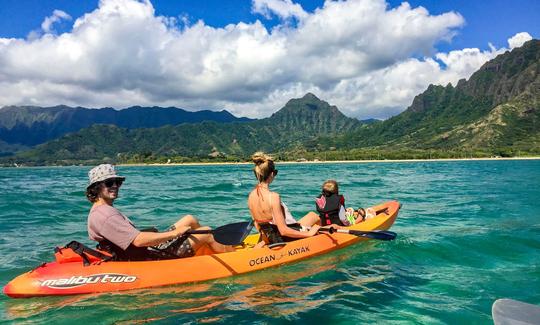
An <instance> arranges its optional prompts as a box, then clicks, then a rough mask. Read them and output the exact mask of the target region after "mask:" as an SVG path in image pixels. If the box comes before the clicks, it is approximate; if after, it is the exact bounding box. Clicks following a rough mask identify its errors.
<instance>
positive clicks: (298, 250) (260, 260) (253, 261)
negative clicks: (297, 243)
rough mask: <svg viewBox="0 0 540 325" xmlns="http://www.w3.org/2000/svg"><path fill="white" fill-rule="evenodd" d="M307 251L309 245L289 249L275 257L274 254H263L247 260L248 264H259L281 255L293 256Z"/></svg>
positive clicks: (273, 259) (278, 258)
mask: <svg viewBox="0 0 540 325" xmlns="http://www.w3.org/2000/svg"><path fill="white" fill-rule="evenodd" d="M307 252H309V246H303V247H299V248H294V249H290V250H288V251H287V253H286V254H284V253H281V254H279V255H278V256H277V257H276V254H270V255H265V256H261V257H257V258H254V259H251V260H249V266H255V265H261V264H265V263H268V262H272V261H275V260H280V259H281V258H282V257H283V256H294V255H298V254H303V253H307Z"/></svg>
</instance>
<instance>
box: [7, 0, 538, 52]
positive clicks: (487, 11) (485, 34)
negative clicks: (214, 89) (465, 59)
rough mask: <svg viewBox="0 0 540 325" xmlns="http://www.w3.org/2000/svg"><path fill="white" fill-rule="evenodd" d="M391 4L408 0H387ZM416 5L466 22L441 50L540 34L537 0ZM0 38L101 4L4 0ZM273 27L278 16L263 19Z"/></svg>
mask: <svg viewBox="0 0 540 325" xmlns="http://www.w3.org/2000/svg"><path fill="white" fill-rule="evenodd" d="M296 2H297V3H300V4H302V7H303V8H304V9H305V10H306V11H313V10H314V9H315V8H317V7H320V6H322V4H323V3H324V1H320V0H317V1H296ZM387 2H388V4H389V5H390V6H392V7H395V6H398V5H399V4H401V3H402V2H403V1H400V0H391V1H387ZM407 2H409V3H410V4H411V5H412V6H413V7H417V6H423V7H425V8H426V9H428V10H429V12H430V13H432V14H441V13H444V12H448V11H456V12H459V13H460V14H461V15H462V16H463V17H464V18H465V19H466V24H465V26H464V27H463V28H462V29H461V30H460V32H459V35H458V36H456V37H455V38H454V39H453V41H452V42H450V43H448V42H441V43H440V44H438V48H439V49H441V50H452V49H461V48H465V47H478V48H480V49H486V48H487V47H488V43H489V42H491V43H492V44H494V45H495V46H499V47H500V46H504V45H506V40H507V39H508V38H509V37H510V36H512V35H514V34H516V33H518V32H522V31H527V32H529V34H531V35H533V36H534V37H535V38H538V37H540V35H539V33H540V1H538V0H513V1H508V0H486V1H480V0H409V1H407ZM0 4H1V5H0V37H26V36H27V35H28V33H29V32H30V31H32V30H34V29H36V28H39V26H40V24H41V22H42V21H43V18H44V17H47V16H49V15H50V14H51V12H53V10H55V9H60V10H63V11H65V12H66V13H68V14H69V15H71V16H72V17H79V16H81V15H83V14H84V13H86V12H90V11H92V10H94V9H96V8H97V5H98V1H96V0H84V1H76V0H0ZM152 4H153V5H154V7H155V9H156V13H157V14H158V15H166V16H178V15H181V14H187V15H189V17H191V18H192V19H193V20H198V19H202V20H204V21H205V22H206V23H207V24H208V25H211V26H215V27H222V26H225V25H227V24H230V23H238V22H241V21H244V22H253V21H255V20H256V19H260V18H261V17H260V15H254V14H252V12H251V1H244V0H232V1H223V0H154V1H152ZM264 23H265V25H267V26H273V25H274V24H276V23H277V21H276V19H273V20H271V21H266V20H265V21H264Z"/></svg>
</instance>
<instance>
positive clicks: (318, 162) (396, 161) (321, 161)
mask: <svg viewBox="0 0 540 325" xmlns="http://www.w3.org/2000/svg"><path fill="white" fill-rule="evenodd" d="M482 160H485V161H503V160H540V156H535V157H504V158H502V157H501V158H444V159H381V160H376V159H374V160H306V161H279V160H278V161H276V163H278V164H358V163H400V162H446V161H482ZM251 164H253V163H252V162H250V161H247V162H186V163H148V164H140V163H138V164H118V166H206V165H251Z"/></svg>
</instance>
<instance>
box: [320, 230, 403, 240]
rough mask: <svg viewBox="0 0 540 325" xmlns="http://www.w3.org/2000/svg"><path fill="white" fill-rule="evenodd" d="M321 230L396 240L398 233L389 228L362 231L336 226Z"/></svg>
mask: <svg viewBox="0 0 540 325" xmlns="http://www.w3.org/2000/svg"><path fill="white" fill-rule="evenodd" d="M319 232H329V233H331V234H333V233H335V232H337V233H342V234H349V235H355V236H358V237H366V238H371V239H379V240H394V238H396V236H397V234H396V233H395V232H393V231H388V230H372V231H362V230H349V229H335V228H321V229H319Z"/></svg>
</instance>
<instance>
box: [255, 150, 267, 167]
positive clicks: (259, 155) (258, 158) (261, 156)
mask: <svg viewBox="0 0 540 325" xmlns="http://www.w3.org/2000/svg"><path fill="white" fill-rule="evenodd" d="M251 160H253V162H254V163H255V165H257V166H259V165H260V164H264V163H265V162H267V161H268V160H272V157H270V156H268V155H267V154H265V153H264V152H262V151H258V152H256V153H254V154H253V156H251Z"/></svg>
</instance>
